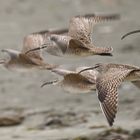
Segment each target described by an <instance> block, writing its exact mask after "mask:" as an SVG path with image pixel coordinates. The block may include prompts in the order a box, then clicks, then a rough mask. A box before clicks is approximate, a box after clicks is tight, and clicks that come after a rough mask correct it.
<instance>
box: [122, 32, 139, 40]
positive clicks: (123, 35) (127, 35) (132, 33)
mask: <svg viewBox="0 0 140 140" xmlns="http://www.w3.org/2000/svg"><path fill="white" fill-rule="evenodd" d="M139 32H140V30H135V31H132V32H129V33H126V34H125V35H123V36H122V37H121V40H123V39H124V38H125V37H127V36H128V35H131V34H135V33H139Z"/></svg>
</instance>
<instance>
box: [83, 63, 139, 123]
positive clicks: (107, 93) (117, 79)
mask: <svg viewBox="0 0 140 140" xmlns="http://www.w3.org/2000/svg"><path fill="white" fill-rule="evenodd" d="M93 68H95V69H96V70H97V71H98V72H99V74H98V75H97V79H96V89H97V91H98V99H99V101H100V105H101V108H102V110H103V113H104V115H105V117H106V118H107V121H108V123H109V125H110V126H112V125H113V122H114V118H115V116H116V113H117V105H118V92H117V89H118V87H119V86H120V85H121V83H122V82H123V81H131V82H132V83H134V84H135V85H136V86H137V87H140V68H139V67H136V66H131V65H123V64H96V66H95V67H93ZM93 68H89V69H93ZM89 69H85V70H89ZM85 70H83V71H85ZM83 71H81V72H83ZM81 72H80V73H81Z"/></svg>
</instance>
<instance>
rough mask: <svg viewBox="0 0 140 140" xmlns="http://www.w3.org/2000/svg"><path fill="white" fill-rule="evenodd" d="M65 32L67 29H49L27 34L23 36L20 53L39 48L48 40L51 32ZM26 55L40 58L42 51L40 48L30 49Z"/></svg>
mask: <svg viewBox="0 0 140 140" xmlns="http://www.w3.org/2000/svg"><path fill="white" fill-rule="evenodd" d="M67 32H68V29H52V30H51V29H50V30H44V31H39V32H34V33H32V34H29V35H27V36H26V37H25V38H24V41H23V48H22V53H26V52H28V51H29V50H33V49H35V48H40V47H41V46H42V45H43V44H47V43H49V42H50V40H49V38H48V37H49V36H50V35H52V34H65V33H67ZM27 55H28V56H30V57H33V58H37V59H42V52H41V50H40V49H38V50H36V51H30V52H29V53H27Z"/></svg>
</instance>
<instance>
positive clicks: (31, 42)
mask: <svg viewBox="0 0 140 140" xmlns="http://www.w3.org/2000/svg"><path fill="white" fill-rule="evenodd" d="M42 44H44V40H43V37H42V35H40V34H30V35H28V36H26V37H25V38H24V41H23V48H22V51H21V52H22V53H23V54H26V52H28V51H29V50H32V49H35V48H37V47H39V46H41V45H42ZM26 55H27V56H29V57H32V58H37V59H42V54H41V50H37V51H32V52H29V53H28V54H26Z"/></svg>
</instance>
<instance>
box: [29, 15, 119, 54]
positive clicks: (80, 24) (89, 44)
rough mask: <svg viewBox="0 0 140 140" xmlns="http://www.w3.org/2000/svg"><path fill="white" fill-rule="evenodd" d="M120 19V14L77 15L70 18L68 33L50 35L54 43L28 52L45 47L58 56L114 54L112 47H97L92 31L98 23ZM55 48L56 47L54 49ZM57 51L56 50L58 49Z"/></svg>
mask: <svg viewBox="0 0 140 140" xmlns="http://www.w3.org/2000/svg"><path fill="white" fill-rule="evenodd" d="M116 19H119V15H118V14H110V15H95V14H87V15H84V16H75V17H72V18H71V19H70V22H69V30H68V34H67V35H57V34H52V35H50V37H49V38H50V41H52V42H53V43H52V44H50V45H49V44H44V45H43V46H40V47H38V48H34V49H32V50H29V51H28V53H30V52H32V51H36V50H39V49H45V50H46V51H47V52H48V53H50V54H52V55H56V56H90V55H103V56H112V51H113V48H112V47H96V45H95V44H94V43H93V41H92V31H93V27H94V25H95V24H96V23H99V22H102V21H109V20H116ZM54 48H55V49H54ZM56 48H57V50H58V51H57V52H56V51H55V53H54V50H56Z"/></svg>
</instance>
